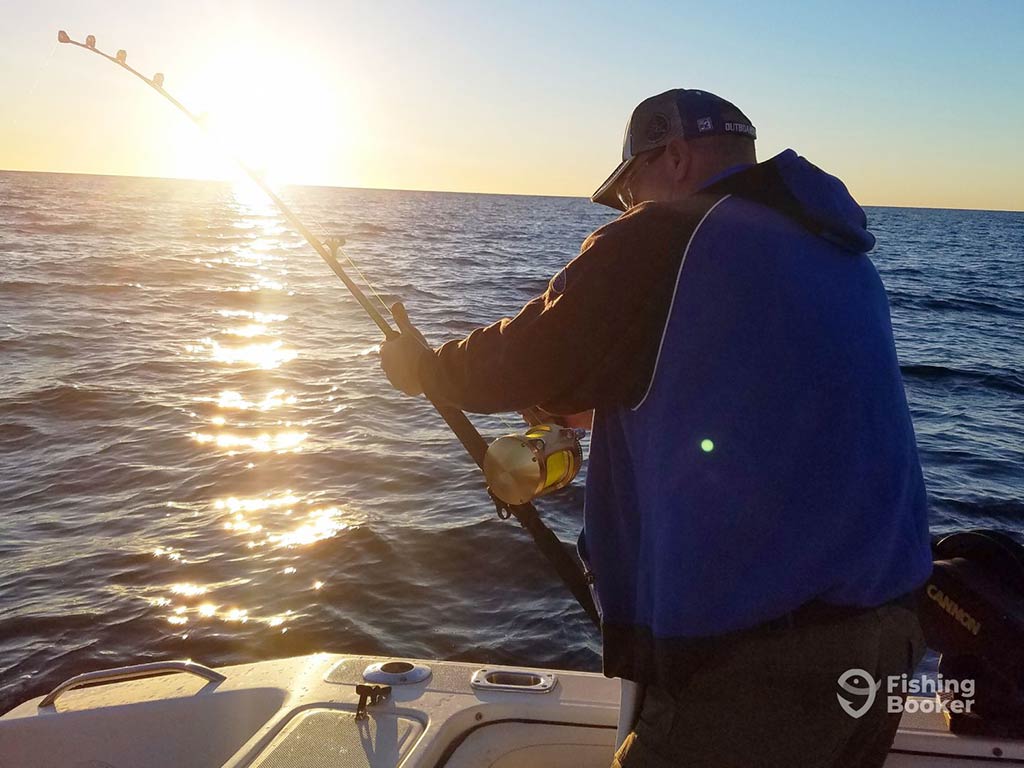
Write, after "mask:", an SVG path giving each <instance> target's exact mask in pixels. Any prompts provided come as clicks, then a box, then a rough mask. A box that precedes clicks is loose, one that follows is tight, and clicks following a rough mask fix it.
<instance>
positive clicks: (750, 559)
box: [581, 150, 931, 683]
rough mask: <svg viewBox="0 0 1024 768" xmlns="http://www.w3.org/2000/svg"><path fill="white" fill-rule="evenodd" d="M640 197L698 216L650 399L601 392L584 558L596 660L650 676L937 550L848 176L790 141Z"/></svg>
mask: <svg viewBox="0 0 1024 768" xmlns="http://www.w3.org/2000/svg"><path fill="white" fill-rule="evenodd" d="M642 208H645V209H647V210H646V211H640V212H636V213H634V218H635V220H636V221H638V222H642V219H643V217H644V216H647V217H648V218H650V219H651V220H652V221H653V220H654V218H655V217H665V216H684V215H689V216H691V219H692V220H694V221H696V224H695V225H694V226H692V227H690V230H689V232H688V234H689V236H688V239H686V242H685V248H684V250H683V251H682V253H681V254H680V258H679V260H678V269H677V270H676V272H675V274H673V275H671V280H672V281H673V288H672V297H671V301H670V303H669V309H668V313H667V317H666V319H665V322H664V326H663V328H662V329H661V334H660V341H659V343H658V344H657V352H656V356H655V359H654V363H653V366H652V368H651V372H650V377H649V380H648V381H647V382H646V386H645V388H644V389H643V391H642V395H641V396H640V397H639V398H638V399H637V400H636V401H635V402H630V403H628V404H613V405H609V406H605V407H602V406H598V408H597V411H596V416H595V424H594V431H593V436H592V440H591V448H590V457H589V468H588V474H587V486H586V504H585V515H584V517H585V528H584V532H583V535H582V536H581V555H582V556H583V557H584V559H585V561H587V562H588V565H589V568H590V570H591V572H592V575H593V579H594V588H595V593H596V597H597V599H598V602H599V605H600V608H601V612H602V621H603V635H604V643H605V654H604V655H605V673H606V674H608V675H610V676H621V677H626V678H629V679H633V680H639V681H645V682H655V683H657V682H666V681H667V680H668V679H672V678H676V677H678V674H677V671H678V669H679V666H678V664H677V662H678V660H679V658H680V656H681V654H684V653H685V652H686V650H687V648H689V647H691V646H692V641H694V640H696V639H698V638H709V637H711V638H713V637H718V636H721V635H723V634H726V633H732V632H736V631H739V630H744V629H746V628H750V627H754V626H756V625H758V624H761V623H763V622H766V621H769V620H771V619H773V618H776V617H779V616H782V615H784V614H786V613H788V612H790V611H793V610H794V609H796V608H798V607H799V606H801V605H804V604H806V603H808V602H810V601H822V602H825V603H830V604H834V605H841V606H865V607H868V606H875V605H879V604H882V603H884V602H887V601H889V600H892V599H894V598H897V597H899V596H902V595H904V594H906V593H908V592H910V591H912V590H913V589H914V588H916V587H917V586H919V585H920V584H921V583H922V582H923V581H924V580H925V579H926V578H927V576H928V574H929V573H930V570H931V552H930V548H929V536H928V526H927V510H926V498H925V487H924V482H923V479H922V474H921V467H920V462H919V459H918V453H917V447H916V443H915V439H914V430H913V426H912V424H911V419H910V413H909V409H908V406H907V401H906V397H905V393H904V389H903V382H902V379H901V376H900V369H899V364H898V362H897V358H896V351H895V346H894V342H893V335H892V328H891V325H890V319H889V305H888V301H887V298H886V294H885V290H884V288H883V286H882V283H881V280H880V278H879V276H878V273H877V272H876V270H875V268H874V265H873V264H872V263H871V261H870V259H869V258H868V257H867V255H866V252H867V251H869V250H870V249H871V248H872V247H873V246H874V242H875V240H874V237H873V236H872V235H871V234H870V233H869V232H868V231H867V229H866V217H865V214H864V212H863V210H862V209H861V208H860V206H859V205H858V204H857V203H856V202H855V201H854V200H853V198H852V197H851V196H850V195H849V193H848V192H847V190H846V187H845V186H844V185H843V184H842V182H841V181H839V180H838V179H836V178H835V177H833V176H830V175H828V174H826V173H824V172H823V171H821V170H820V169H818V168H817V167H815V166H813V165H812V164H811V163H809V162H807V161H806V160H804V159H803V158H801V157H799V156H798V155H796V153H794V152H793V151H792V150H787V151H786V152H783V153H782V154H781V155H779V156H777V157H776V158H773V159H772V160H770V161H768V162H766V163H761V164H760V165H757V166H753V167H751V168H749V169H747V170H743V171H740V172H738V173H734V174H732V175H730V176H728V177H727V178H725V179H723V180H720V181H718V182H716V183H714V184H713V185H712V186H711V187H709V188H707V189H705V190H703V191H702V192H701V193H699V194H697V195H695V196H694V197H692V198H690V199H689V200H687V201H686V202H685V204H684V205H683V206H682V208H679V207H678V206H675V207H673V206H670V205H667V204H645V205H644V206H642ZM634 226H641V224H639V223H638V224H635V225H634ZM634 257H635V258H636V259H637V260H640V259H643V258H644V255H643V254H642V253H637V254H635V255H634Z"/></svg>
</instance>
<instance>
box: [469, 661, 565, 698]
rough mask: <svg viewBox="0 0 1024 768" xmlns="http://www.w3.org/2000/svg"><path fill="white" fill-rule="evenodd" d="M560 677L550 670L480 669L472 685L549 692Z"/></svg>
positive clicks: (526, 691)
mask: <svg viewBox="0 0 1024 768" xmlns="http://www.w3.org/2000/svg"><path fill="white" fill-rule="evenodd" d="M557 682H558V678H557V677H556V676H555V675H553V674H552V673H550V672H541V671H540V670H536V669H490V668H487V667H485V668H483V669H478V670H477V671H476V672H474V673H473V678H472V680H470V685H472V686H473V687H474V688H476V689H477V690H478V691H519V692H521V693H549V692H550V691H551V690H553V689H554V687H555V684H556V683H557Z"/></svg>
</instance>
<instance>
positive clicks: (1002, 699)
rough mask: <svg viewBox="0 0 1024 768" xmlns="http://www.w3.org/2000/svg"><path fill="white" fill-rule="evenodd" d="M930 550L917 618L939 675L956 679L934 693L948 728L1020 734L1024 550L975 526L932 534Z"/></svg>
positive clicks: (1023, 716) (1023, 732) (1023, 726)
mask: <svg viewBox="0 0 1024 768" xmlns="http://www.w3.org/2000/svg"><path fill="white" fill-rule="evenodd" d="M932 553H933V556H934V560H935V566H934V569H933V570H932V575H931V577H930V578H929V579H928V582H927V583H926V584H925V586H924V587H923V589H922V590H921V594H920V603H919V615H920V619H921V625H922V627H923V629H924V633H925V638H926V640H927V642H928V647H929V648H931V649H932V650H935V651H938V652H939V653H940V654H941V658H940V660H939V669H938V673H939V677H940V678H941V679H944V680H945V681H959V683H960V684H958V685H954V686H951V687H953V688H957V689H958V690H956V691H955V692H950V691H946V692H939V693H938V695H939V697H940V699H943V703H944V704H945V705H946V706H945V707H944V708H943V711H944V713H945V717H946V722H947V724H948V725H949V729H950V730H951V731H952V732H954V733H963V734H972V735H983V736H994V737H999V738H1022V737H1024V547H1022V546H1021V545H1020V544H1018V543H1017V542H1016V541H1015V540H1014V539H1012V538H1010V537H1009V536H1007V535H1006V534H1004V533H1000V532H998V531H991V530H975V531H963V532H958V533H953V534H950V535H948V536H944V537H936V538H935V539H934V540H933V542H932ZM967 693H970V694H971V695H970V696H968V695H967ZM968 699H971V700H972V701H971V703H970V706H969V707H967V706H965V705H966V703H967V700H968ZM958 700H959V703H958V704H955V703H954V702H957V701H958Z"/></svg>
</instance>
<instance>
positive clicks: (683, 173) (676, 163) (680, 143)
mask: <svg viewBox="0 0 1024 768" xmlns="http://www.w3.org/2000/svg"><path fill="white" fill-rule="evenodd" d="M665 154H666V156H667V159H668V168H669V173H671V175H672V181H673V183H674V184H677V185H678V184H682V183H683V182H685V181H686V179H687V177H688V176H689V174H690V165H691V162H690V161H691V159H692V157H691V154H690V147H689V145H688V144H687V143H686V141H685V139H681V138H679V137H678V136H673V137H672V138H671V139H669V142H668V144H666V145H665Z"/></svg>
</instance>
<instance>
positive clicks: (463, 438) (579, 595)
mask: <svg viewBox="0 0 1024 768" xmlns="http://www.w3.org/2000/svg"><path fill="white" fill-rule="evenodd" d="M57 42H59V43H66V44H69V45H74V46H77V47H79V48H82V49H83V50H86V51H90V52H92V53H95V54H96V55H97V56H101V57H102V58H104V59H106V60H107V61H109V62H111V63H112V64H116V65H117V66H119V67H120V68H122V69H124V70H125V71H127V72H130V73H131V74H133V75H135V76H136V77H137V78H139V79H140V80H142V82H144V83H145V84H146V85H148V86H149V87H150V88H152V89H153V90H154V91H156V92H157V93H159V94H160V95H161V96H163V97H164V98H165V99H166V100H167V101H169V102H170V103H171V104H172V105H173V106H174V107H175V108H176V109H177V110H178V111H179V112H181V113H182V114H184V115H185V116H186V117H187V118H188V119H189V120H191V121H192V122H193V123H195V125H196V126H198V127H199V129H200V130H201V131H203V133H207V134H208V133H209V129H208V127H207V125H206V123H205V122H204V121H203V119H202V117H200V116H199V115H197V114H195V113H193V112H191V111H190V110H189V109H187V108H186V107H185V105H184V104H182V103H181V102H180V101H178V100H177V99H176V98H174V97H173V96H172V95H171V94H170V93H168V92H167V90H166V89H165V88H164V75H163V73H162V72H157V73H156V74H155V75H153V77H152V78H148V77H146V76H145V75H143V74H142V73H141V72H139V71H138V70H136V69H134V68H133V67H131V66H130V65H129V64H128V53H127V52H126V51H125V50H123V49H122V50H119V51H118V52H117V53H116V54H115V55H114V56H111V55H110V54H108V53H104V52H103V51H101V50H100V49H99V48H97V47H96V37H95V36H94V35H87V36H86V38H85V42H84V43H83V42H79V41H77V40H72V39H71V37H70V36H69V35H68V33H67V32H65V31H64V30H60V31H59V32H58V33H57ZM225 152H227V150H225ZM227 154H229V155H231V158H232V160H234V162H235V163H236V164H237V165H238V167H239V168H241V170H242V171H243V172H244V173H245V175H246V176H248V177H249V178H250V179H252V181H253V182H254V183H255V184H256V186H257V187H259V188H260V189H261V190H262V191H263V192H264V194H266V195H267V197H269V198H270V200H271V201H272V202H273V203H274V205H275V206H276V207H277V209H278V210H279V211H280V212H281V213H282V215H283V216H284V217H285V219H286V220H287V221H288V223H289V224H291V225H292V227H294V229H295V230H296V231H297V232H298V233H299V234H300V235H302V237H303V239H304V240H305V241H306V242H307V243H309V244H310V246H312V248H313V250H315V251H316V252H317V254H318V255H319V256H320V258H321V259H323V261H324V262H325V263H326V264H327V266H329V267H330V268H331V271H333V272H334V274H335V275H337V276H338V278H339V279H340V280H341V282H342V283H344V284H345V287H346V288H347V289H348V291H349V293H351V294H352V296H353V297H354V298H355V299H356V301H358V302H359V304H360V306H362V308H363V310H365V312H366V314H368V315H369V316H370V319H371V320H373V322H374V323H375V324H376V325H377V327H378V328H379V329H380V331H381V333H383V334H384V338H385V340H391V339H395V338H398V336H400V335H401V333H400V332H399V331H398V330H395V329H394V328H392V327H391V324H390V323H389V322H388V320H387V318H385V317H384V316H383V315H382V314H381V313H380V312H379V311H378V310H377V308H376V307H375V306H374V305H373V304H372V303H371V302H370V300H369V298H368V297H367V296H366V294H365V293H364V292H363V290H362V289H361V288H360V287H359V285H358V284H356V283H355V282H354V281H353V280H352V278H351V277H349V275H348V273H346V272H345V269H344V268H343V267H342V266H341V263H340V262H339V261H338V253H339V250H340V247H341V244H342V242H343V241H342V240H341V239H340V238H328V239H327V240H325V241H320V240H319V239H317V238H316V237H315V236H314V235H313V233H312V232H311V231H310V230H309V229H308V228H307V227H306V225H305V224H303V223H302V221H301V219H299V217H298V216H296V215H295V213H293V212H292V210H291V209H290V208H289V207H288V206H287V205H286V204H285V202H284V200H282V199H281V198H280V196H279V195H278V194H277V193H276V192H274V190H273V189H272V188H271V187H270V185H269V184H268V183H267V182H266V180H265V179H264V178H263V176H262V175H260V174H259V173H257V172H256V171H255V170H253V169H252V168H250V167H249V166H248V165H247V164H246V163H245V162H244V161H243V160H242V159H241V158H240V157H239V156H238V155H236V154H233V153H231V152H227ZM349 261H350V262H351V259H349ZM402 315H403V316H402V317H401V318H399V317H397V316H395V315H393V317H395V319H396V320H398V321H399V322H398V325H399V326H400V328H401V330H402V331H405V332H411V333H413V334H414V335H416V336H417V337H418V338H419V339H420V340H423V337H422V335H420V334H419V331H417V330H416V329H415V328H414V327H413V326H412V325H411V323H409V321H408V318H407V317H405V316H404V312H403V313H402ZM424 344H426V342H425V341H424ZM427 399H428V400H429V402H430V404H431V405H433V406H434V409H435V410H436V411H437V412H438V414H440V416H441V418H442V419H443V420H444V422H445V423H446V424H447V425H448V427H449V428H450V429H451V430H452V432H454V433H455V436H456V437H457V438H458V440H459V442H460V443H461V444H462V446H463V448H465V449H466V451H467V452H468V453H469V455H470V457H471V458H472V459H473V461H474V462H476V465H477V466H478V467H480V469H482V470H484V472H485V475H486V476H487V477H488V478H489V479H490V478H492V477H493V478H495V481H496V482H492V483H491V485H492V486H494V487H491V488H488V492H489V493H490V495H491V498H492V500H493V501H494V504H495V507H496V508H497V510H498V516H499V517H500V518H502V519H508V518H509V517H515V518H516V520H517V521H518V522H519V524H520V525H521V526H522V527H523V528H525V529H526V530H527V531H528V532H529V534H530V536H531V537H532V538H533V541H534V543H535V544H536V545H537V547H538V548H539V549H540V551H541V554H543V555H544V557H545V559H547V561H548V562H549V563H550V564H551V566H552V567H554V569H555V571H556V572H557V573H558V575H559V577H560V578H561V579H562V581H563V583H564V584H565V586H566V587H568V588H569V591H570V592H572V594H573V597H575V598H576V600H577V602H578V603H579V604H580V606H581V607H582V608H583V611H584V612H585V613H586V614H587V616H588V617H589V618H590V620H591V621H592V622H593V623H594V625H595V626H600V618H599V617H598V613H597V608H596V606H595V605H594V599H593V596H592V595H591V593H590V587H589V583H588V578H587V576H586V575H585V574H584V573H583V570H582V569H581V568H580V566H579V564H578V563H577V562H576V561H575V560H574V559H573V558H572V556H571V555H570V554H569V553H568V552H567V551H566V549H565V547H564V546H563V545H562V542H561V541H559V539H558V537H557V536H555V534H554V533H553V532H552V531H551V529H550V528H548V527H547V526H546V525H545V524H544V522H543V521H542V520H541V518H540V515H539V514H538V512H537V509H536V507H534V506H533V504H531V503H530V499H531V498H534V497H535V496H538V495H541V494H543V493H547V492H550V491H552V490H557V489H558V488H562V487H564V486H566V485H568V483H569V482H570V481H571V480H572V478H573V477H574V476H575V475H576V472H577V471H578V469H579V465H580V462H581V460H582V456H581V454H580V449H579V441H578V437H577V438H576V439H575V440H573V438H572V436H571V430H560V429H558V428H557V426H554V425H544V424H540V425H533V426H532V427H531V429H530V431H527V433H526V434H525V435H524V436H518V435H508V436H506V437H505V438H499V439H498V440H496V441H495V442H494V444H493V445H492V446H490V448H492V449H497V450H489V446H488V444H487V441H486V440H484V438H483V437H482V436H481V435H480V432H479V431H477V428H476V427H475V426H473V423H472V422H471V421H470V420H469V417H467V416H466V414H465V413H463V412H462V411H461V410H459V409H458V408H453V407H451V406H448V405H445V404H443V403H438V402H437V401H435V400H433V399H432V398H430V397H428V398H427ZM509 462H513V463H509ZM514 462H520V464H519V465H518V466H516V465H515V464H514ZM523 462H525V469H526V470H529V472H528V473H527V474H528V475H529V477H528V480H527V482H526V485H528V486H529V488H530V491H531V493H523V492H521V490H520V487H521V486H522V485H523V483H522V482H518V483H517V482H515V481H516V480H520V479H521V476H522V475H523V474H524V472H523V469H524V467H523V466H522V463H523ZM517 470H519V471H518V472H517ZM513 475H515V477H513ZM502 481H504V482H502Z"/></svg>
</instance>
